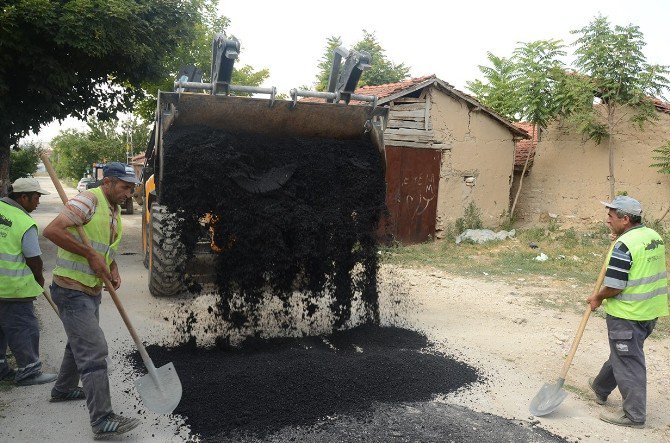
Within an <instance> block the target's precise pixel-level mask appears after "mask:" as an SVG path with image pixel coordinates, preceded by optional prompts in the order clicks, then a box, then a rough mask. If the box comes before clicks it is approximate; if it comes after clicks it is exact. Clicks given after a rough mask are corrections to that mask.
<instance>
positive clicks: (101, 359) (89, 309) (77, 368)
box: [44, 162, 139, 438]
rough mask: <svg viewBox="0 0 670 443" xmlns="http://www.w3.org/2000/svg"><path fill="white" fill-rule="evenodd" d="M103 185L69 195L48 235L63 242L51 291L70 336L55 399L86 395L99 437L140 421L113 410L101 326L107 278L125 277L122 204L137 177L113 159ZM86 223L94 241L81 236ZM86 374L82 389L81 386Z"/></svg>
mask: <svg viewBox="0 0 670 443" xmlns="http://www.w3.org/2000/svg"><path fill="white" fill-rule="evenodd" d="M103 175H104V178H103V180H102V184H101V185H100V187H98V188H93V189H91V190H89V191H86V192H83V193H81V194H79V195H78V196H76V197H74V198H72V199H70V200H69V201H68V203H67V204H66V206H65V208H64V209H63V211H62V212H61V213H60V214H59V215H58V216H57V217H56V218H55V219H54V220H53V221H52V222H51V223H50V224H49V225H48V226H47V227H46V228H45V230H44V236H45V237H46V238H48V239H49V240H51V241H52V242H53V243H55V244H56V245H57V246H58V259H57V261H56V268H55V269H54V271H53V275H54V277H53V283H52V285H51V296H52V297H53V300H54V302H55V303H56V305H57V306H58V310H59V311H60V316H61V320H62V322H63V326H64V328H65V332H66V334H67V337H68V342H67V345H66V347H65V354H64V356H63V362H62V364H61V368H60V372H59V374H58V379H57V380H56V384H55V385H54V388H53V390H52V391H51V400H52V401H60V400H68V399H74V398H84V397H85V398H86V403H87V406H88V410H89V415H90V421H91V427H92V430H93V433H94V436H95V438H99V437H106V436H110V435H116V434H122V433H124V432H128V431H130V430H131V429H133V428H135V427H136V426H137V425H138V424H139V420H138V419H135V418H127V417H123V416H120V415H117V414H115V413H114V412H113V411H112V404H111V397H110V390H109V378H108V373H107V362H106V360H105V359H106V357H107V354H108V348H107V341H106V340H105V335H104V333H103V331H102V329H101V328H100V326H99V307H100V302H101V298H102V287H103V278H106V279H107V280H108V281H110V282H111V284H112V285H113V287H114V289H117V288H118V287H119V286H120V285H121V277H120V275H119V271H118V267H117V265H116V262H115V261H114V255H115V253H116V250H117V247H118V245H119V242H120V241H121V233H122V225H121V216H120V213H121V209H120V206H119V205H121V204H123V203H124V202H125V200H126V199H127V198H131V197H132V194H133V190H134V188H135V185H136V184H137V183H139V182H138V180H137V178H136V177H135V175H134V174H132V173H127V172H126V170H125V167H124V166H123V164H121V163H117V162H112V163H108V164H107V166H106V167H105V169H104V174H103ZM75 227H83V231H84V233H85V234H86V236H87V237H88V238H89V239H90V244H91V246H90V247H89V246H87V245H86V244H85V243H84V242H82V241H80V239H79V238H77V236H78V234H77V233H76V231H75ZM80 378H81V381H82V385H83V389H81V388H78V384H79V379H80Z"/></svg>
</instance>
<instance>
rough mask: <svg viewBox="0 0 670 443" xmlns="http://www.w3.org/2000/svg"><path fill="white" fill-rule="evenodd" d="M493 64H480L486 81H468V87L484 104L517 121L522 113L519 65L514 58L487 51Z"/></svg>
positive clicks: (487, 55)
mask: <svg viewBox="0 0 670 443" xmlns="http://www.w3.org/2000/svg"><path fill="white" fill-rule="evenodd" d="M486 57H487V58H488V60H489V62H490V63H491V66H484V65H479V70H480V71H481V73H482V74H483V75H484V78H485V79H486V83H484V82H482V81H481V80H474V81H469V82H467V86H468V89H469V90H470V91H471V92H472V93H473V94H474V95H475V96H476V97H477V99H478V100H479V101H481V102H482V103H483V104H484V105H486V106H488V107H489V108H491V109H495V110H496V112H497V113H499V114H500V115H502V116H504V117H507V118H508V119H510V120H514V121H517V120H519V118H520V115H521V97H520V95H519V87H518V79H519V75H518V73H517V65H516V64H515V62H514V60H513V59H512V58H505V57H497V56H496V55H494V54H492V53H491V52H487V53H486Z"/></svg>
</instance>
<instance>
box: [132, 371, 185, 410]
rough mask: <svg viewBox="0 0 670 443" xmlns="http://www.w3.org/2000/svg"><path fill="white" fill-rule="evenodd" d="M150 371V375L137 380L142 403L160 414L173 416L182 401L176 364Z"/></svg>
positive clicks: (136, 383)
mask: <svg viewBox="0 0 670 443" xmlns="http://www.w3.org/2000/svg"><path fill="white" fill-rule="evenodd" d="M152 366H153V365H152ZM148 369H149V373H148V374H146V375H143V376H142V377H140V378H138V379H137V380H135V388H136V389H137V392H138V393H139V394H140V398H141V399H142V403H144V405H145V406H146V407H147V409H149V410H151V411H153V412H156V413H158V414H171V413H172V411H174V410H175V408H176V407H177V405H178V404H179V401H180V400H181V381H180V380H179V376H178V375H177V371H176V370H175V367H174V364H172V363H171V362H170V363H168V364H166V365H163V366H161V367H160V368H151V367H149V368H148ZM152 369H153V370H152Z"/></svg>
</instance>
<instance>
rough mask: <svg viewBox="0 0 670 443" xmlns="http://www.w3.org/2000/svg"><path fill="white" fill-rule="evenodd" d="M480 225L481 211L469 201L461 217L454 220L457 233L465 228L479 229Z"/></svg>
mask: <svg viewBox="0 0 670 443" xmlns="http://www.w3.org/2000/svg"><path fill="white" fill-rule="evenodd" d="M482 226H483V224H482V211H481V209H479V208H478V207H477V205H475V203H474V202H470V204H469V205H468V206H467V207H466V208H465V211H464V212H463V217H459V218H457V219H456V221H455V222H454V227H455V229H456V232H458V233H459V234H460V233H462V232H464V231H465V230H466V229H481V228H482Z"/></svg>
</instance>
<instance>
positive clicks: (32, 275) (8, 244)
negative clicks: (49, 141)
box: [0, 177, 56, 386]
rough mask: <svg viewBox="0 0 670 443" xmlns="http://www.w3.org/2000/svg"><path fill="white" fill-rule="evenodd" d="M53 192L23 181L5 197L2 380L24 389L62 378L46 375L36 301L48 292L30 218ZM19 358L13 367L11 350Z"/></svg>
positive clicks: (1, 220) (1, 202)
mask: <svg viewBox="0 0 670 443" xmlns="http://www.w3.org/2000/svg"><path fill="white" fill-rule="evenodd" d="M46 194H49V193H48V192H47V191H45V190H44V189H42V188H41V187H40V184H39V182H38V181H37V180H36V179H34V178H27V177H26V178H19V179H17V180H16V181H15V182H14V183H12V187H11V189H10V192H9V196H8V197H3V198H2V199H0V380H6V379H12V378H13V379H14V382H15V383H16V384H17V385H19V386H27V385H35V384H42V383H50V382H52V381H54V380H55V379H56V374H46V373H43V372H42V363H41V361H40V356H39V345H40V329H39V324H38V322H37V317H35V308H34V306H33V301H34V300H35V299H36V298H37V297H38V296H39V295H41V294H42V291H43V289H42V288H43V287H44V277H43V276H42V257H41V255H42V251H41V250H40V245H39V242H38V233H37V224H36V223H35V221H34V220H33V218H32V217H31V216H30V213H31V212H33V211H34V210H35V209H36V208H37V206H38V205H39V204H40V196H42V195H46ZM8 346H9V349H11V351H12V354H14V357H15V358H16V365H17V369H16V370H14V369H12V368H10V367H9V364H8V362H7V355H6V352H7V347H8Z"/></svg>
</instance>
